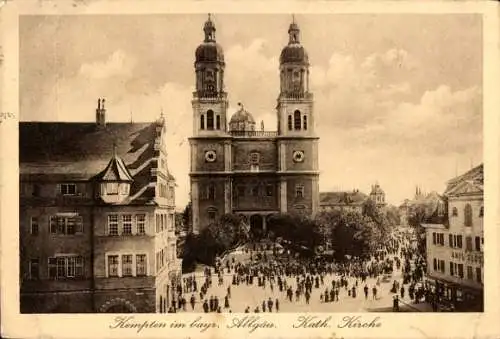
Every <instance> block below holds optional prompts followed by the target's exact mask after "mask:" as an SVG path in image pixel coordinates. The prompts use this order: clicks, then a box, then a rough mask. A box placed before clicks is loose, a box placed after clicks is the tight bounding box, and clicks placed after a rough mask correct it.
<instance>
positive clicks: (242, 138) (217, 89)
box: [189, 18, 319, 233]
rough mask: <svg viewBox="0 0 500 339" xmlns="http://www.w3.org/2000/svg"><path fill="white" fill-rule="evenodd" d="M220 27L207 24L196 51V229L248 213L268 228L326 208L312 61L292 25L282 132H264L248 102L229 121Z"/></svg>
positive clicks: (283, 65)
mask: <svg viewBox="0 0 500 339" xmlns="http://www.w3.org/2000/svg"><path fill="white" fill-rule="evenodd" d="M215 32H216V29H215V25H214V23H213V22H212V20H211V19H210V18H209V19H208V20H207V21H206V23H205V25H204V33H205V39H204V42H203V43H202V44H201V45H199V46H198V48H197V49H196V53H195V54H196V61H195V64H194V66H195V73H196V91H195V92H194V93H193V100H192V106H193V115H194V118H193V136H192V137H191V138H190V140H189V141H190V149H191V169H190V181H191V201H192V223H193V231H194V232H195V233H196V232H198V231H199V230H200V229H201V228H203V227H205V226H207V225H208V224H210V223H211V222H214V221H215V220H216V219H217V218H218V217H219V216H221V215H223V214H228V213H236V214H241V215H244V216H245V217H246V218H247V221H248V223H249V224H250V226H251V227H252V228H253V229H259V230H265V228H266V218H267V217H268V216H269V215H271V214H274V213H286V212H292V213H305V214H314V213H315V212H316V211H317V210H318V205H319V183H318V179H319V171H318V140H319V138H318V137H317V136H316V133H315V128H314V124H315V119H314V118H315V117H314V112H313V95H312V93H311V92H310V90H309V59H308V55H307V52H306V50H305V49H304V47H303V46H302V45H301V43H300V30H299V27H298V25H297V24H296V23H295V22H293V23H292V24H291V25H290V27H289V30H288V34H289V42H288V45H286V46H285V47H284V48H283V50H282V52H281V56H280V65H279V72H280V89H279V96H278V99H277V121H278V124H277V130H276V131H265V130H264V128H263V124H261V126H260V127H261V128H260V130H257V129H256V122H255V120H254V118H253V116H252V114H251V113H249V112H248V111H247V110H246V109H245V108H244V107H243V105H240V109H239V110H238V111H237V112H236V113H234V114H233V115H232V116H231V119H230V120H229V121H228V120H227V114H228V112H227V109H228V94H227V92H226V90H225V86H224V72H225V61H224V53H223V49H222V47H221V46H220V45H219V44H218V43H217V42H216V39H215Z"/></svg>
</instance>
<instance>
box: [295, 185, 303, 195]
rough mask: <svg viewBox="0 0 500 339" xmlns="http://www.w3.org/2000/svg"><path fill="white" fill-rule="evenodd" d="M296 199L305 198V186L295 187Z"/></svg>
mask: <svg viewBox="0 0 500 339" xmlns="http://www.w3.org/2000/svg"><path fill="white" fill-rule="evenodd" d="M295 197H296V198H303V197H304V186H303V185H295Z"/></svg>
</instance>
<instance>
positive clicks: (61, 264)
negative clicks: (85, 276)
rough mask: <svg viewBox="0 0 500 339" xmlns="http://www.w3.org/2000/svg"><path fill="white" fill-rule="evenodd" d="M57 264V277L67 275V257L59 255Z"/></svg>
mask: <svg viewBox="0 0 500 339" xmlns="http://www.w3.org/2000/svg"><path fill="white" fill-rule="evenodd" d="M56 266H57V278H64V276H65V275H66V270H67V266H66V258H65V257H57V258H56Z"/></svg>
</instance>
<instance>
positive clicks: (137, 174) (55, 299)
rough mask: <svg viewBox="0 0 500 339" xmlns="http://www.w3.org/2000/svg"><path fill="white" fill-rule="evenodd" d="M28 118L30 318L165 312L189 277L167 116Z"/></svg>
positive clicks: (23, 226)
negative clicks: (180, 240)
mask: <svg viewBox="0 0 500 339" xmlns="http://www.w3.org/2000/svg"><path fill="white" fill-rule="evenodd" d="M104 105H105V100H104V99H102V100H101V99H99V100H98V107H97V109H96V122H95V123H55V122H21V123H20V124H19V133H20V228H19V231H20V289H21V291H20V292H21V312H22V313H93V312H113V313H123V312H139V313H141V312H163V311H165V309H166V308H167V307H168V306H169V302H170V298H171V296H172V295H174V293H173V291H175V289H176V284H177V281H178V278H179V275H180V274H181V272H180V269H181V266H180V262H179V260H178V259H176V255H175V253H176V248H175V246H176V245H175V242H176V241H175V231H174V213H175V211H174V209H175V180H174V178H173V176H172V175H171V174H170V173H169V171H168V166H167V157H166V144H165V134H166V125H165V121H164V119H163V118H160V119H159V120H158V121H156V122H154V123H108V122H106V115H105V114H106V109H105V107H104Z"/></svg>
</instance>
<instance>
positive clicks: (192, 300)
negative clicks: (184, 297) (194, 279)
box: [190, 294, 196, 310]
mask: <svg viewBox="0 0 500 339" xmlns="http://www.w3.org/2000/svg"><path fill="white" fill-rule="evenodd" d="M190 303H191V310H194V304H195V303H196V298H195V297H194V294H192V295H191V299H190Z"/></svg>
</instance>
